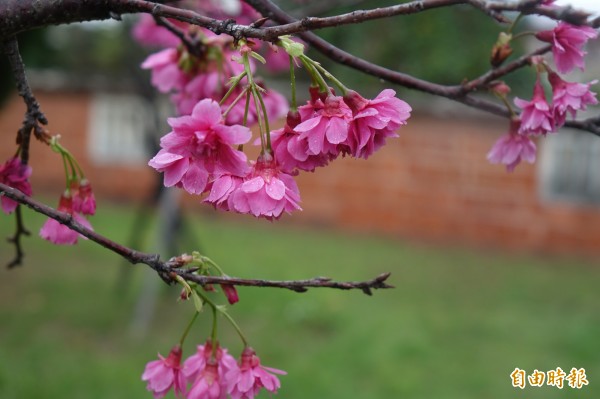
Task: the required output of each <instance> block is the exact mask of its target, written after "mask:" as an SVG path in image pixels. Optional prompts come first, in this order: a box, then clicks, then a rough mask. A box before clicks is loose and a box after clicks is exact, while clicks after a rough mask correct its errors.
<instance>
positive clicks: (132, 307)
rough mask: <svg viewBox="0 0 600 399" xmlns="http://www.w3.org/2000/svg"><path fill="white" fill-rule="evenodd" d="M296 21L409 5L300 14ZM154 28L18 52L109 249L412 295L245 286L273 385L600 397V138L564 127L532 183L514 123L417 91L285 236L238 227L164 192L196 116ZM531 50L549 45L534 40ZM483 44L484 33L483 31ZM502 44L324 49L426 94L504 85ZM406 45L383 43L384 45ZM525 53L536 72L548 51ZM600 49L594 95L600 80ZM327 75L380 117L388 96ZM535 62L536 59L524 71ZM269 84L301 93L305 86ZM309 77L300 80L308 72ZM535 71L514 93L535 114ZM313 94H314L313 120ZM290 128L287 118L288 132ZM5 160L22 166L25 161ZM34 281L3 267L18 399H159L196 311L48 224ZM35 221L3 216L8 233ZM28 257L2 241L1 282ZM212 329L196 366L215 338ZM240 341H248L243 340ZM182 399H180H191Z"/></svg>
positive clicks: (245, 306)
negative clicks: (499, 61)
mask: <svg viewBox="0 0 600 399" xmlns="http://www.w3.org/2000/svg"><path fill="white" fill-rule="evenodd" d="M278 3H279V4H280V5H281V6H282V7H284V8H285V9H287V10H291V11H292V12H293V13H294V15H296V16H303V15H332V14H338V13H340V12H344V11H349V10H352V9H356V8H357V7H360V8H373V7H377V6H385V5H390V4H395V2H391V1H356V0H346V1H344V0H336V1H334V0H331V1H324V0H323V1H319V2H312V1H288V2H285V1H281V2H278ZM134 22H135V19H134V18H127V19H126V20H125V21H124V23H117V22H103V23H91V24H90V23H88V24H75V25H71V26H63V27H50V28H46V29H43V30H37V31H33V32H28V33H26V34H23V35H21V36H20V37H19V43H20V46H21V49H22V52H23V57H24V60H25V63H26V65H27V67H28V73H29V80H30V83H31V84H32V86H33V89H34V91H35V93H36V95H37V98H38V100H39V101H40V103H41V105H42V109H43V110H44V112H45V113H46V115H47V117H48V119H49V121H50V124H49V129H50V131H51V132H52V133H53V134H57V133H59V134H61V136H62V139H61V142H62V143H63V145H65V146H66V147H67V148H68V149H70V150H71V151H72V152H73V153H74V154H75V156H76V157H77V159H78V160H79V161H80V163H81V164H82V166H83V169H84V170H85V172H86V175H87V176H88V178H89V179H90V181H91V183H92V186H93V187H94V191H95V194H96V196H97V198H98V203H99V206H98V212H97V215H96V216H95V217H93V218H92V220H91V222H92V224H93V225H94V228H95V230H96V231H98V232H100V233H102V234H104V235H106V236H108V237H111V238H113V239H114V240H116V241H117V242H120V243H123V244H125V245H128V246H132V247H134V248H137V249H140V250H144V251H148V252H158V253H161V254H162V255H163V256H172V255H175V254H179V253H183V252H188V253H189V252H191V251H193V250H200V251H201V252H202V253H203V254H206V255H207V256H210V257H211V258H213V259H214V260H215V261H216V262H217V263H219V265H220V266H221V267H223V268H224V269H225V271H226V272H227V273H228V274H230V275H234V276H239V277H255V278H270V279H303V278H309V277H314V276H319V275H326V276H329V277H332V278H335V279H338V280H365V279H370V278H372V277H374V276H375V275H377V274H379V273H382V272H387V271H390V272H392V277H391V278H390V281H391V283H392V284H394V285H395V286H396V289H394V290H387V291H385V292H376V293H375V295H374V296H373V297H367V296H365V295H364V294H362V293H361V292H338V291H332V290H311V291H309V292H307V293H305V294H297V293H293V292H287V291H282V290H281V291H280V290H276V289H252V288H240V289H239V292H240V298H241V300H240V302H239V303H238V304H236V305H235V306H233V307H232V308H231V314H232V315H233V316H234V317H235V318H236V319H237V320H238V322H239V324H240V325H241V326H242V328H243V329H244V331H245V332H246V335H247V336H248V337H249V339H250V342H251V344H252V346H253V347H254V348H255V349H256V350H257V352H258V354H259V355H260V356H261V358H262V360H263V363H264V364H265V365H267V366H272V367H276V368H281V369H284V370H286V371H288V373H289V374H288V375H287V376H284V377H282V389H281V390H280V393H279V396H280V397H282V398H306V397H325V398H334V399H335V398H349V397H350V398H383V397H406V398H513V397H527V398H591V397H598V395H600V388H599V385H598V381H600V355H599V353H600V342H599V340H598V337H600V293H599V291H598V285H599V283H600V268H599V267H598V260H599V259H600V207H599V204H600V140H599V139H598V138H597V137H595V136H593V135H591V134H586V133H580V132H574V131H569V130H562V131H561V132H560V134H558V135H553V136H551V137H547V138H546V139H544V140H540V141H538V143H537V144H538V162H537V163H536V164H535V165H533V166H532V165H529V164H521V165H519V166H518V167H517V168H516V170H515V172H514V173H511V174H508V173H506V171H505V169H504V167H502V166H499V165H490V164H488V162H487V161H486V159H485V155H486V153H487V151H488V150H489V149H490V148H491V146H492V145H493V143H494V142H495V141H496V140H497V139H498V138H499V136H500V135H502V134H504V133H505V132H506V131H507V128H508V123H507V121H505V120H503V119H499V118H495V117H492V116H488V115H487V114H483V113H480V112H477V111H474V110H470V109H468V108H466V107H464V106H461V105H457V104H454V103H452V102H450V101H446V100H444V99H439V98H433V97H430V96H424V95H422V94H420V93H415V92H410V91H407V90H405V89H402V88H395V89H396V90H397V91H398V96H399V97H400V98H403V99H405V100H406V101H408V102H409V103H410V104H411V105H412V106H413V110H414V112H413V116H412V117H411V119H410V120H409V123H408V125H407V126H405V127H403V128H402V130H401V131H400V135H401V137H400V138H399V139H393V140H389V141H388V144H387V145H386V146H385V147H384V148H382V149H381V150H380V151H379V152H378V153H376V154H375V155H374V156H373V157H372V158H370V159H369V160H368V161H364V160H355V159H338V160H336V161H335V162H334V163H332V164H331V165H329V166H328V167H326V168H321V169H319V170H317V171H316V172H315V173H304V174H301V175H300V176H299V177H298V182H299V187H300V191H301V195H302V206H303V208H304V211H303V212H300V213H296V214H294V215H292V216H289V215H286V216H284V217H283V218H282V219H281V220H280V221H278V222H275V223H269V222H265V221H263V220H258V221H257V220H253V219H251V218H250V217H246V216H240V215H229V214H222V213H217V212H215V211H214V210H213V209H212V208H211V207H209V206H207V205H202V204H201V203H200V201H199V200H198V198H196V197H191V196H189V195H186V194H182V193H180V192H177V191H164V190H160V186H161V183H162V176H161V175H159V174H157V173H155V172H154V171H153V170H152V169H151V168H150V167H148V166H147V165H146V163H147V161H148V159H149V158H150V157H152V156H153V155H154V154H155V153H156V151H157V147H156V146H157V139H158V138H159V137H160V136H161V135H163V134H164V133H166V132H167V131H168V126H166V124H165V123H164V120H165V119H166V117H167V116H171V115H173V111H172V110H171V109H170V107H169V104H168V99H165V98H163V97H161V96H159V95H158V94H156V93H155V92H154V90H153V89H152V88H151V87H150V86H149V73H147V71H143V70H141V69H139V64H140V63H141V62H142V61H143V59H144V58H145V57H146V56H147V55H148V54H149V53H150V52H151V50H149V49H143V48H141V47H140V46H138V45H137V44H135V43H134V42H133V40H132V39H131V38H130V30H131V26H132V24H133V23H134ZM528 23H529V24H530V26H529V27H527V26H523V30H526V29H528V28H532V27H533V28H535V27H536V26H532V25H537V26H544V24H546V23H547V21H544V20H535V21H529V22H528ZM465 27H468V29H466V28H465ZM499 31H500V27H499V26H498V25H496V24H494V23H493V22H492V21H491V20H489V19H488V18H482V17H481V14H480V13H479V12H477V11H474V10H471V9H470V8H467V7H465V8H463V7H451V8H448V9H440V10H434V11H430V12H427V13H424V14H422V15H415V16H412V17H401V18H393V19H388V20H380V21H375V22H368V23H364V24H361V25H357V26H348V27H340V28H336V29H329V30H323V31H320V32H319V34H320V35H322V36H323V37H324V38H326V39H328V40H331V41H332V42H333V43H334V44H336V45H337V46H339V47H341V48H343V49H345V50H347V51H349V52H351V53H353V54H356V55H358V56H360V57H363V58H366V59H368V60H370V61H374V62H377V63H379V64H381V65H384V66H386V67H389V68H392V69H396V70H400V71H403V72H406V73H409V74H412V75H415V76H418V77H420V78H424V79H428V80H432V81H434V82H438V83H444V84H456V83H457V82H460V81H462V80H463V79H465V78H467V79H469V78H473V77H476V76H478V75H479V74H481V73H483V72H485V71H486V70H487V68H488V59H489V52H490V50H491V47H492V45H493V44H494V42H495V40H496V38H497V35H498V32H499ZM382 36H383V37H382ZM535 45H536V43H535V42H527V41H524V42H522V46H523V47H522V48H517V49H516V51H515V53H516V54H517V55H518V54H519V53H520V51H523V50H526V49H527V48H531V47H532V46H535ZM598 50H599V43H598V41H596V43H590V44H589V45H588V51H589V55H588V58H587V69H586V73H585V75H583V74H579V75H573V76H571V77H570V80H578V81H582V82H583V81H586V82H587V81H589V80H591V79H593V78H595V77H596V78H597V77H598V76H599V75H600V61H599V58H600V51H598ZM312 55H313V56H314V58H316V59H318V60H320V61H322V62H323V63H324V65H325V66H326V67H327V68H328V69H330V70H331V71H332V72H333V73H334V74H335V75H336V76H338V77H339V78H340V79H341V80H342V81H343V82H344V83H346V85H347V86H350V87H352V88H354V89H356V90H358V91H360V92H361V94H363V95H364V96H365V97H368V96H374V95H376V94H377V93H378V92H380V91H381V90H382V89H384V88H387V87H389V85H386V84H384V83H383V82H380V81H379V80H378V79H374V78H371V77H367V76H365V75H361V74H359V73H357V72H355V71H353V70H350V69H348V68H345V67H342V66H338V65H335V64H332V63H330V62H328V61H327V60H325V59H324V58H323V57H321V56H320V55H318V54H316V53H315V54H312ZM513 57H514V56H513ZM264 75H265V76H267V77H268V81H269V83H270V84H272V85H273V86H274V87H276V88H277V89H279V90H281V91H284V92H285V91H286V90H287V86H288V85H289V82H288V81H286V78H287V76H286V75H285V74H284V75H283V76H281V75H276V74H271V75H269V74H268V73H267V72H266V71H265V72H264ZM299 75H300V74H299ZM533 79H534V75H533V72H532V71H529V70H523V71H521V72H519V73H517V74H515V75H514V76H511V77H510V79H508V80H507V82H508V83H509V84H510V85H511V87H512V89H513V93H515V94H517V95H519V96H521V97H524V98H530V96H531V91H532V87H533ZM0 92H1V93H2V106H1V108H0V134H1V135H2V136H3V137H4V140H3V144H2V145H1V146H0V160H5V159H7V158H9V157H11V156H12V155H13V154H14V152H15V149H16V148H15V147H14V146H13V144H12V143H13V141H12V140H13V139H12V137H13V135H14V134H15V133H16V130H17V129H18V128H19V126H20V123H21V121H22V118H23V112H24V107H23V105H22V103H21V101H20V99H19V98H17V97H16V94H15V90H14V82H13V80H12V77H11V75H10V72H9V69H8V66H7V65H6V63H5V60H4V59H2V60H1V62H0ZM306 98H307V96H304V100H305V99H306ZM279 124H281V121H280V122H279ZM2 162H3V161H2ZM31 164H32V167H33V176H32V185H33V189H34V194H35V196H36V198H38V199H41V200H43V201H44V202H46V203H48V204H50V205H53V206H55V205H56V203H57V201H58V197H59V195H60V192H61V189H62V187H63V185H64V181H63V179H64V178H63V171H62V165H61V163H60V159H59V157H58V155H57V154H55V153H52V152H51V151H50V150H49V149H48V148H47V147H45V146H42V145H40V144H39V143H32V162H31ZM24 213H25V218H26V225H27V226H28V227H29V228H30V229H31V231H32V238H30V239H26V241H25V249H26V258H25V265H24V267H22V268H19V269H15V270H10V271H8V270H5V269H1V271H0V398H10V399H12V398H19V399H21V398H39V397H42V398H54V397H67V398H85V399H87V398H149V397H150V396H151V394H150V393H148V392H147V391H146V390H145V385H144V383H142V381H140V376H141V373H142V371H143V368H144V365H145V363H146V362H147V361H150V360H153V359H155V358H156V353H157V352H160V353H162V354H163V355H166V354H167V353H168V351H169V349H170V348H171V346H172V345H173V344H174V343H175V342H176V341H177V340H178V339H179V336H180V334H181V332H182V330H183V329H184V328H185V326H186V324H187V322H188V318H189V317H190V316H191V312H192V311H193V310H192V309H193V308H192V306H191V304H190V303H181V302H177V301H176V299H177V297H178V289H177V288H169V287H166V286H164V284H162V282H161V281H160V280H159V279H157V278H156V275H154V274H153V273H151V272H149V271H148V270H146V269H147V268H146V267H145V266H131V265H128V264H125V263H124V262H123V261H122V260H121V259H120V258H119V257H118V256H116V255H114V254H112V253H109V252H108V251H106V250H103V249H102V248H100V247H98V246H97V245H95V244H93V243H90V242H80V243H79V244H78V245H77V246H75V247H73V248H70V247H57V246H53V245H51V244H49V243H47V242H45V241H43V240H41V239H39V238H38V237H36V235H37V231H38V230H39V228H40V227H41V225H42V224H43V222H44V218H42V217H40V216H39V215H36V214H34V213H32V212H30V211H28V210H26V211H25V212H24ZM13 230H14V220H13V218H10V217H3V218H0V236H2V237H7V236H9V235H11V234H12V232H13ZM12 255H13V248H12V247H11V246H10V245H9V244H8V243H6V242H5V241H4V240H2V241H0V263H8V261H9V260H10V259H12ZM209 319H210V317H209V315H208V314H207V315H205V316H204V317H202V318H200V320H199V321H198V322H197V323H196V326H195V327H194V329H193V330H192V331H193V332H192V334H191V336H190V338H189V339H188V342H187V343H186V347H185V348H184V354H191V352H192V351H193V350H194V345H195V344H201V343H203V342H204V340H205V338H206V336H207V335H208V334H209V329H210V320H209ZM220 334H221V343H222V345H223V346H225V347H228V348H229V349H230V351H231V352H232V353H233V354H238V353H239V352H240V350H241V345H240V343H239V342H238V340H237V338H236V336H235V332H234V331H232V330H231V329H230V328H229V326H227V325H225V323H222V329H221V333H220ZM516 367H519V368H521V369H524V370H526V371H527V372H528V373H530V372H533V371H534V369H537V370H541V371H548V370H553V369H555V368H557V367H561V368H562V369H563V370H565V371H567V373H568V371H569V370H570V369H571V368H572V367H576V368H585V370H586V372H587V376H588V380H589V386H586V387H583V389H581V390H577V389H572V388H569V387H566V388H564V389H562V390H559V389H557V388H554V387H542V388H535V387H529V386H528V387H527V388H526V389H525V390H523V391H522V390H520V389H517V388H513V387H512V386H511V381H510V377H509V375H510V373H511V372H512V371H513V370H514V369H515V368H516ZM169 397H172V396H169Z"/></svg>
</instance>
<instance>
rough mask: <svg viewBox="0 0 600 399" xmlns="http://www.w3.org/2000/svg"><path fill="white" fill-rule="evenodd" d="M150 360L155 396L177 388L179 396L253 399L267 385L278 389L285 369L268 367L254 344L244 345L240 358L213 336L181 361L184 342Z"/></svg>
mask: <svg viewBox="0 0 600 399" xmlns="http://www.w3.org/2000/svg"><path fill="white" fill-rule="evenodd" d="M158 357H159V358H158V360H154V361H151V362H149V363H148V364H147V365H146V368H145V369H144V373H143V374H142V380H143V381H146V382H147V385H146V388H147V389H148V391H151V392H152V393H153V395H154V397H155V398H157V399H160V398H162V397H164V396H165V395H166V394H167V393H168V392H169V391H171V390H173V392H174V394H175V396H176V397H178V398H187V399H224V398H226V397H227V396H229V397H231V398H232V399H252V398H254V397H255V396H257V395H258V393H259V392H260V391H261V390H262V389H265V390H267V391H269V392H271V393H277V390H278V389H279V387H280V386H281V384H280V382H279V379H278V378H277V376H275V374H280V375H282V374H286V372H285V371H282V370H278V369H274V368H270V367H265V366H263V365H262V364H261V363H260V358H259V357H258V356H257V355H256V352H255V351H254V349H252V348H251V347H249V346H247V347H245V348H244V350H243V351H242V353H241V355H240V359H239V361H236V359H235V358H234V357H233V356H231V355H230V354H229V353H228V352H227V349H225V348H222V347H221V346H220V345H219V343H218V342H215V343H213V342H212V341H211V340H210V339H209V340H207V341H206V343H205V344H204V345H198V347H197V349H196V353H194V354H193V355H191V356H190V357H188V358H187V359H186V360H185V361H184V362H183V363H182V361H181V357H182V350H181V346H179V345H176V346H175V347H173V349H171V352H170V353H169V355H168V356H167V357H166V358H164V357H163V356H161V355H160V354H159V355H158Z"/></svg>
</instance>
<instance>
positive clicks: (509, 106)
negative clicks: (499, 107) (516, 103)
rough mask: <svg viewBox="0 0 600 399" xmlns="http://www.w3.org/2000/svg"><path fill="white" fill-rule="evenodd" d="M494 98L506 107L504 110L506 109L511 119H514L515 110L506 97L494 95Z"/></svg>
mask: <svg viewBox="0 0 600 399" xmlns="http://www.w3.org/2000/svg"><path fill="white" fill-rule="evenodd" d="M496 96H497V97H498V98H499V99H500V100H502V102H503V103H504V105H505V106H506V108H507V109H508V112H510V115H511V117H515V116H517V114H516V113H515V110H514V109H513V108H512V106H511V105H510V103H509V102H508V100H507V99H506V96H501V95H498V94H496Z"/></svg>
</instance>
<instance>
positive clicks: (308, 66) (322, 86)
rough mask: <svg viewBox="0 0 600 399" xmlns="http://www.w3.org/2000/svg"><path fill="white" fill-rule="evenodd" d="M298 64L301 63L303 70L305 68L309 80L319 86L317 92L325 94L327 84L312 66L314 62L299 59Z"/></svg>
mask: <svg viewBox="0 0 600 399" xmlns="http://www.w3.org/2000/svg"><path fill="white" fill-rule="evenodd" d="M300 62H302V65H304V68H306V71H307V72H308V73H309V74H310V76H311V78H312V79H313V80H314V81H315V82H316V83H317V85H319V91H320V92H321V93H327V87H328V86H327V83H326V82H325V79H323V76H321V74H320V73H319V71H317V69H316V68H315V67H314V65H313V64H312V63H313V62H314V61H313V60H311V59H310V58H308V57H300Z"/></svg>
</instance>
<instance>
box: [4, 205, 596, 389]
mask: <svg viewBox="0 0 600 399" xmlns="http://www.w3.org/2000/svg"><path fill="white" fill-rule="evenodd" d="M129 210H130V209H129V208H124V207H118V206H113V207H103V208H101V209H100V210H99V214H98V215H97V216H96V217H94V219H93V223H94V226H95V228H96V230H97V231H99V232H101V233H103V234H105V235H108V236H110V237H114V239H115V240H117V241H120V242H123V243H124V242H125V241H126V239H127V236H128V234H129V231H128V230H129V226H130V225H131V223H132V220H133V214H132V212H129ZM187 218H188V221H189V222H190V224H192V225H193V226H194V233H195V235H196V236H197V238H198V241H199V242H200V243H201V245H202V248H203V249H204V250H205V253H206V254H207V255H208V256H211V257H212V258H213V259H214V260H215V261H216V262H217V263H219V264H220V265H221V266H222V267H223V268H224V269H225V270H226V271H227V272H228V273H229V274H230V275H235V276H240V277H256V278H273V279H301V278H309V277H314V276H320V275H326V276H329V277H333V278H335V279H338V280H359V279H361V280H362V279H368V278H371V277H374V276H375V275H377V274H379V273H381V272H385V271H391V272H392V277H391V279H390V281H391V283H392V284H394V285H395V286H396V287H397V288H396V289H394V290H387V291H383V292H375V295H374V296H373V297H367V296H365V295H364V294H362V293H361V292H359V291H357V292H341V291H335V290H310V291H309V292H307V293H304V294H297V293H293V292H288V291H283V290H277V289H256V288H254V289H253V288H240V289H239V292H240V297H241V301H240V303H238V304H236V305H235V306H234V307H232V309H231V313H232V315H233V316H234V317H235V318H236V319H237V320H238V322H239V323H240V325H241V326H242V328H243V329H244V331H245V332H246V334H247V335H248V337H249V339H250V341H251V344H252V345H253V346H254V348H255V349H256V350H257V352H258V353H259V355H261V357H262V359H263V363H264V364H265V365H267V366H273V367H277V368H282V369H285V370H287V371H288V373H289V374H288V375H287V376H284V377H282V389H281V390H280V393H279V397H282V398H312V397H319V398H332V399H337V398H340V399H341V398H387V397H393V398H396V397H402V398H427V399H431V398H449V399H450V398H461V399H464V398H515V397H517V398H520V397H522V398H525V397H526V398H534V399H535V398H593V397H600V388H599V386H600V384H598V382H599V381H600V340H599V338H600V291H599V290H598V285H599V284H598V283H599V282H600V268H598V267H597V264H596V265H595V264H593V263H592V262H591V261H583V260H577V259H555V258H549V257H547V258H540V257H533V256H524V255H502V254H499V253H489V252H482V251H475V250H466V249H454V248H436V247H432V246H427V245H417V244H414V243H407V242H400V241H397V240H392V239H390V238H387V239H386V238H381V237H370V236H367V235H360V234H350V233H340V232H333V231H323V230H316V229H310V228H307V227H298V226H286V225H281V224H278V223H273V224H271V223H266V222H264V221H257V222H255V221H248V220H247V218H243V219H244V222H242V223H234V222H232V221H231V219H225V220H222V219H219V218H214V217H202V216H200V215H188V216H187ZM26 219H27V224H28V226H29V227H31V229H32V230H33V231H34V232H35V231H37V229H39V227H40V226H41V224H42V223H43V218H41V217H40V216H38V215H34V214H33V213H32V212H29V211H27V212H26ZM12 229H13V221H12V219H8V218H6V217H2V218H1V219H0V236H2V237H4V236H7V235H8V234H9V233H10V232H12ZM147 235H148V237H149V240H147V242H151V241H152V236H153V235H154V233H152V232H148V234H147ZM25 246H26V249H27V258H26V265H25V267H22V268H19V269H16V270H12V271H7V270H4V269H2V271H1V272H0V273H1V279H0V398H3V399H12V398H15V399H16V398H18V399H23V398H25V399H27V398H82V399H88V398H89V399H91V398H103V399H106V398H129V399H131V398H150V397H151V395H150V393H148V392H146V391H145V387H144V384H143V383H142V382H141V381H140V375H141V372H142V370H143V368H144V364H145V363H146V362H147V361H149V360H153V359H154V358H155V356H156V352H161V353H163V354H166V353H167V352H168V350H169V349H170V347H171V345H172V344H173V343H174V342H176V340H177V339H178V338H179V336H180V334H181V331H182V330H183V328H184V327H185V325H186V323H187V320H188V318H189V317H190V316H191V312H192V305H191V304H190V303H179V302H176V300H175V299H176V297H177V294H178V290H177V289H169V288H167V287H166V286H165V287H164V288H161V293H160V298H159V303H158V306H157V309H156V312H155V315H154V320H153V322H152V325H151V328H150V329H149V331H148V332H147V334H145V335H144V336H142V337H139V336H134V335H132V334H131V329H130V324H131V323H130V319H131V317H132V314H133V309H134V307H135V303H136V299H137V297H138V296H139V294H140V290H141V289H142V280H143V274H144V273H146V272H147V271H146V270H145V267H144V266H127V267H132V268H134V270H135V272H134V276H133V279H132V280H131V284H130V285H129V286H128V287H127V289H125V290H120V291H117V287H118V284H117V279H119V277H120V276H122V270H121V269H122V267H125V266H123V265H122V263H121V260H120V259H119V258H118V257H117V256H116V255H114V254H111V253H109V252H107V251H105V250H103V249H102V248H100V247H98V246H97V245H95V244H93V243H90V242H81V243H80V244H79V245H77V246H75V247H73V248H66V247H57V246H53V245H51V244H48V243H46V242H43V241H42V240H41V239H38V238H36V237H34V238H31V239H27V240H26V243H25ZM145 249H146V250H149V251H152V248H145ZM193 249H194V248H190V249H189V250H190V251H191V250H193ZM11 256H12V248H11V247H10V246H9V245H8V244H6V243H5V242H2V243H0V262H1V263H6V262H7V261H8V260H9V258H10V257H11ZM221 325H222V329H221V331H222V334H221V342H222V345H224V346H226V347H229V348H230V350H231V351H232V352H233V353H234V354H237V353H239V351H240V349H241V345H240V344H239V343H238V341H237V339H236V337H235V334H234V332H233V331H232V330H231V328H229V326H227V325H226V324H225V323H224V322H223V323H222V324H221ZM209 328H210V317H209V314H206V315H205V316H204V317H202V318H201V319H200V321H199V322H198V323H197V325H196V326H195V327H194V330H193V332H192V334H191V337H190V338H189V339H188V342H187V343H186V347H185V348H184V351H186V353H187V354H189V353H190V352H191V351H192V350H193V347H194V345H195V344H197V343H202V342H203V341H204V340H205V337H206V336H207V334H208V331H209ZM515 367H519V368H522V369H524V370H526V371H528V372H532V371H533V370H534V369H538V370H543V371H546V370H551V369H555V368H556V367H561V368H563V370H566V371H567V372H568V371H569V370H570V369H571V368H572V367H577V368H580V367H583V368H585V369H586V372H587V377H588V380H589V382H590V385H589V386H586V387H583V389H581V390H576V389H572V388H569V387H566V388H564V389H563V390H559V389H557V388H552V387H543V388H532V387H527V388H526V389H525V390H520V389H517V388H513V387H512V386H511V383H510V378H509V374H510V373H511V372H512V370H513V369H514V368H515ZM263 397H266V395H264V396H263Z"/></svg>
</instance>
